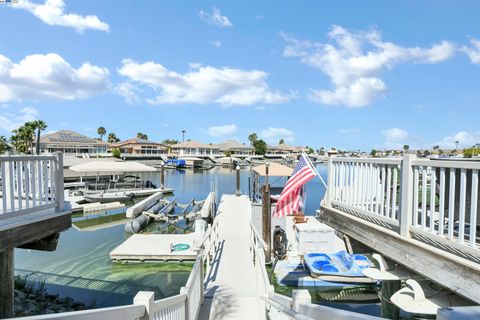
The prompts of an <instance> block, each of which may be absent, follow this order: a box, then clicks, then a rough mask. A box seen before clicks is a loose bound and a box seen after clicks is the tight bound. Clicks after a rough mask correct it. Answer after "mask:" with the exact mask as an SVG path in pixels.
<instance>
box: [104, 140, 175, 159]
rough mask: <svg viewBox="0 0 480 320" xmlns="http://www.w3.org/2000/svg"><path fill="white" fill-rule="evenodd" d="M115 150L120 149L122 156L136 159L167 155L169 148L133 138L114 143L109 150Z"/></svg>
mask: <svg viewBox="0 0 480 320" xmlns="http://www.w3.org/2000/svg"><path fill="white" fill-rule="evenodd" d="M114 148H118V149H120V152H121V153H122V155H129V156H134V157H135V156H138V157H142V156H156V155H162V154H167V148H166V147H165V146H164V145H163V144H161V143H158V142H154V141H150V140H145V139H138V138H132V139H127V140H125V141H122V142H117V143H112V145H111V146H110V148H109V149H110V150H112V149H114Z"/></svg>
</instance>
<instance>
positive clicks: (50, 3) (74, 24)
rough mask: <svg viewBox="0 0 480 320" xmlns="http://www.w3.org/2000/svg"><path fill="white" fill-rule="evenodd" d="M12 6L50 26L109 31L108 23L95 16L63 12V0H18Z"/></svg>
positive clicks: (81, 30) (77, 29)
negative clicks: (35, 0)
mask: <svg viewBox="0 0 480 320" xmlns="http://www.w3.org/2000/svg"><path fill="white" fill-rule="evenodd" d="M13 7H14V8H17V9H24V10H27V11H30V12H31V13H32V14H33V15H35V16H36V17H37V18H39V19H40V20H42V21H43V22H45V23H46V24H48V25H50V26H62V27H68V28H73V29H75V30H76V31H77V32H79V33H83V32H84V31H85V30H88V29H93V30H100V31H106V32H109V31H110V28H109V26H108V24H106V23H105V22H102V21H100V19H98V17H97V16H94V15H87V16H82V15H78V14H74V13H65V10H64V9H65V2H64V1H63V0H46V1H45V3H44V4H38V3H34V2H31V1H30V0H19V1H18V3H16V4H13Z"/></svg>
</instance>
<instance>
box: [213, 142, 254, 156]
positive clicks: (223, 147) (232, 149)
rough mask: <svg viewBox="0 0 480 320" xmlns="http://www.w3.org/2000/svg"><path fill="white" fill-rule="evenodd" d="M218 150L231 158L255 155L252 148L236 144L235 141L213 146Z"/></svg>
mask: <svg viewBox="0 0 480 320" xmlns="http://www.w3.org/2000/svg"><path fill="white" fill-rule="evenodd" d="M215 146H216V147H218V149H220V153H223V154H225V153H227V152H229V153H230V154H231V155H232V156H233V155H235V156H252V155H253V154H254V153H255V149H254V148H253V147H250V146H247V145H246V144H245V143H241V142H238V141H236V140H227V141H224V142H221V143H217V144H216V145H215Z"/></svg>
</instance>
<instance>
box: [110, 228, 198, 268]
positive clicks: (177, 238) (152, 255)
mask: <svg viewBox="0 0 480 320" xmlns="http://www.w3.org/2000/svg"><path fill="white" fill-rule="evenodd" d="M201 237H202V234H201V233H195V232H193V233H189V234H134V235H133V236H131V237H130V238H128V239H127V240H125V242H123V243H122V244H120V245H119V246H118V247H116V248H115V249H113V250H112V252H110V258H111V259H112V260H114V261H130V262H143V261H177V260H178V261H184V260H191V261H194V260H195V259H196V258H197V253H196V252H195V251H193V248H194V245H193V242H194V241H200V240H201ZM180 243H186V244H188V245H190V249H188V250H183V251H176V252H171V251H170V245H171V244H180Z"/></svg>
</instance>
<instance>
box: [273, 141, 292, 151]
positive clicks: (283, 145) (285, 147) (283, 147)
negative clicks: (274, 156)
mask: <svg viewBox="0 0 480 320" xmlns="http://www.w3.org/2000/svg"><path fill="white" fill-rule="evenodd" d="M269 149H271V150H282V151H299V148H297V147H293V146H290V145H288V144H286V143H281V144H278V145H276V146H274V147H269Z"/></svg>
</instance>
